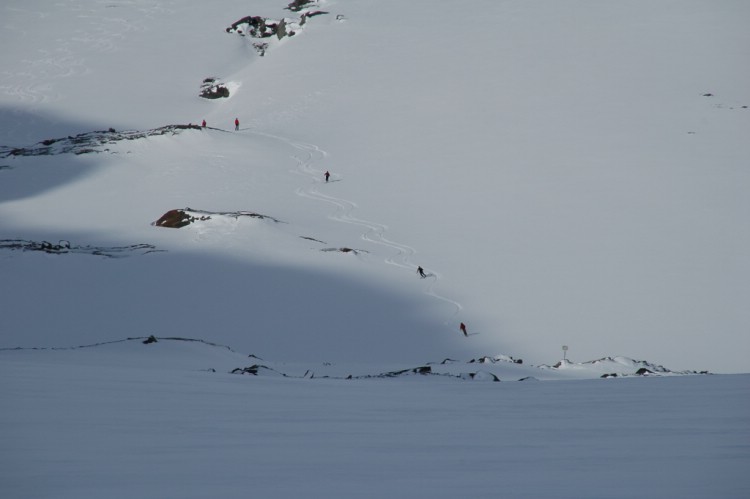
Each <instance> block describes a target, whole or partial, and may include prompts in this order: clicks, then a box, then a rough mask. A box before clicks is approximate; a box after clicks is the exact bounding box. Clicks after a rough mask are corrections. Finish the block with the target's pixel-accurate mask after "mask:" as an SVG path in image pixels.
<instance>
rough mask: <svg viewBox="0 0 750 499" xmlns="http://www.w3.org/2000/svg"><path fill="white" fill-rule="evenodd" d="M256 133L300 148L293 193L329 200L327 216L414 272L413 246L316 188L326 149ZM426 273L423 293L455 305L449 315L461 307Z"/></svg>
mask: <svg viewBox="0 0 750 499" xmlns="http://www.w3.org/2000/svg"><path fill="white" fill-rule="evenodd" d="M253 133H255V134H258V135H262V136H265V137H269V138H272V139H276V140H280V141H282V142H285V143H287V144H288V145H290V146H291V147H293V148H294V149H297V150H298V151H300V153H299V154H298V155H293V156H292V158H294V160H295V161H296V162H297V167H296V168H295V169H294V170H292V173H295V174H298V175H302V176H303V177H306V178H307V179H308V180H309V182H307V183H306V184H305V185H303V186H301V187H299V188H297V189H296V191H295V194H297V195H298V196H301V197H303V198H307V199H313V200H315V201H321V202H325V203H329V204H332V205H334V206H335V207H336V210H335V211H334V212H333V213H332V214H330V215H329V216H328V218H330V219H331V220H335V221H337V222H341V223H347V224H352V225H358V226H360V227H364V229H365V232H363V233H362V235H361V236H360V237H361V238H362V239H363V240H364V241H367V242H369V243H373V244H379V245H381V246H385V247H386V248H390V249H392V250H393V252H394V254H393V255H392V256H389V257H387V258H386V259H385V263H387V264H389V265H394V266H396V267H399V268H403V269H407V270H409V271H411V272H413V273H415V274H416V272H417V265H414V264H413V263H411V257H412V256H414V255H415V254H416V250H415V249H414V248H412V247H411V246H408V245H405V244H401V243H398V242H396V241H392V240H390V239H388V238H387V237H386V236H385V233H386V231H387V230H388V226H387V225H384V224H381V223H378V222H372V221H369V220H363V219H361V218H357V217H355V216H353V215H352V212H353V211H354V210H355V209H356V208H357V204H356V203H355V202H353V201H349V200H346V199H342V198H338V197H334V196H331V195H329V194H324V193H322V192H320V190H318V186H319V185H321V184H322V183H325V182H324V181H323V180H322V178H323V173H324V170H320V169H316V168H314V166H313V164H314V163H315V162H316V161H319V160H322V159H325V158H326V157H327V156H328V153H327V152H325V151H324V150H322V149H321V148H319V147H318V146H316V145H314V144H307V143H303V142H298V141H294V140H291V139H288V138H286V137H280V136H277V135H270V134H267V133H261V132H253ZM426 271H427V272H429V273H428V277H427V279H428V280H429V281H430V284H429V285H428V287H427V290H426V291H425V294H427V295H429V296H432V297H433V298H435V299H437V300H440V301H442V302H445V303H448V304H450V305H452V306H453V307H454V308H455V311H454V312H453V316H456V315H458V313H459V312H461V310H463V305H461V304H460V303H459V302H457V301H455V300H451V299H450V298H447V297H445V296H442V295H440V294H438V293H437V292H436V291H435V287H436V286H437V282H438V280H440V279H441V275H440V273H438V272H436V271H434V270H426ZM448 323H449V320H446V321H445V322H444V324H446V325H447V324H448Z"/></svg>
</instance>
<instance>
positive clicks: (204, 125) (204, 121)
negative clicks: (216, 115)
mask: <svg viewBox="0 0 750 499" xmlns="http://www.w3.org/2000/svg"><path fill="white" fill-rule="evenodd" d="M201 126H202V127H203V128H206V120H203V123H201Z"/></svg>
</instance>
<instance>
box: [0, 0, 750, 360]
mask: <svg viewBox="0 0 750 499" xmlns="http://www.w3.org/2000/svg"><path fill="white" fill-rule="evenodd" d="M711 5H713V4H711V3H710V2H703V1H695V2H689V3H688V4H685V5H684V6H683V7H682V8H681V9H680V11H679V13H677V14H675V12H674V11H673V10H672V9H671V7H669V6H662V7H660V8H654V7H653V6H652V5H650V3H648V2H643V3H636V4H632V3H630V4H627V5H606V4H602V5H597V6H591V5H588V3H580V4H579V3H574V4H571V5H566V6H560V5H558V3H557V2H552V1H549V2H547V1H541V2H535V3H534V4H533V5H526V4H525V3H518V2H502V3H499V2H472V3H471V4H470V5H463V4H461V3H456V4H453V5H447V6H441V8H439V9H438V8H436V7H435V5H433V3H432V2H426V1H417V2H409V3H408V4H403V2H395V1H389V0H383V1H379V2H369V1H357V2H347V3H337V2H319V4H318V5H317V7H315V8H316V9H320V10H325V11H327V12H328V14H325V15H319V16H315V17H314V18H313V19H311V20H309V21H308V22H307V23H306V24H305V27H304V29H302V30H300V31H299V32H297V34H295V36H293V37H287V38H283V39H282V40H279V39H278V37H270V38H269V39H268V40H269V44H270V46H269V47H268V50H267V51H266V52H265V55H263V56H262V57H261V56H260V54H259V53H258V51H257V50H256V47H254V46H253V43H254V41H253V40H251V39H249V37H244V36H241V35H240V34H238V33H228V32H227V31H226V28H227V27H229V26H231V25H232V23H235V22H236V21H238V20H241V19H243V18H245V17H247V16H259V17H262V18H269V19H277V20H278V19H281V18H282V17H287V16H288V17H290V18H292V17H295V18H298V17H299V13H294V14H292V12H291V11H287V10H285V9H284V7H285V5H283V4H280V3H277V2H276V1H270V0H263V1H261V2H253V5H252V6H249V5H247V4H246V2H239V1H237V2H235V1H227V2H224V3H222V5H221V7H220V8H217V7H216V6H214V5H207V4H205V2H203V3H201V2H195V3H192V2H176V1H164V2H158V3H152V4H149V5H142V4H137V3H136V4H119V3H111V4H109V5H104V4H100V3H97V2H88V1H83V0H82V1H78V2H75V4H74V5H73V7H74V8H63V7H62V6H60V5H56V6H50V5H48V4H47V3H46V2H38V3H35V2H24V3H23V5H22V4H21V3H19V2H11V3H8V4H6V5H5V6H4V7H3V9H5V10H4V13H5V14H7V15H6V16H4V18H6V19H13V23H12V26H10V27H8V28H7V29H3V31H2V36H3V37H4V38H3V40H4V41H7V43H6V44H4V46H5V47H8V48H9V50H6V51H4V52H3V54H2V56H0V57H2V61H3V67H6V68H11V69H10V70H8V71H7V72H6V73H5V74H4V75H3V79H2V89H3V93H2V101H0V104H1V106H2V109H0V113H2V116H3V117H5V118H7V119H6V120H5V121H6V122H9V123H12V126H10V127H8V128H7V129H4V130H3V132H2V133H3V140H0V144H2V145H5V146H13V147H23V146H29V145H31V144H34V143H37V142H39V141H41V140H45V139H56V138H61V137H67V136H69V135H70V136H76V135H77V134H79V133H84V132H90V131H92V130H107V129H108V128H109V127H113V128H115V129H117V130H135V131H144V130H151V129H156V128H159V127H162V126H164V125H167V124H170V123H180V124H188V123H192V124H198V123H201V122H202V120H204V119H205V120H206V122H207V125H208V127H207V128H206V129H202V130H195V131H193V130H192V129H191V130H188V132H186V133H183V134H180V135H178V136H176V137H171V138H167V137H162V138H157V137H153V138H149V139H147V140H144V141H138V142H137V143H133V144H131V145H130V146H127V147H126V146H118V147H114V148H113V149H112V151H110V153H107V154H96V155H88V154H87V155H82V156H76V157H75V158H72V157H70V155H66V156H59V157H58V156H55V157H36V158H27V157H24V158H20V157H14V158H3V159H2V160H1V161H0V166H1V167H2V168H1V169H0V175H2V176H3V180H4V182H3V183H2V184H1V185H0V191H2V195H3V198H2V200H3V201H4V202H3V213H4V215H5V217H4V220H3V230H4V232H5V233H6V234H7V236H3V237H4V238H7V239H13V240H24V241H36V242H39V241H51V243H52V244H56V243H57V242H58V241H59V240H61V239H63V240H66V241H70V242H71V243H72V244H76V245H79V246H83V247H85V246H93V247H117V246H129V245H133V244H151V245H154V246H155V247H157V248H160V249H165V250H167V253H166V254H158V255H147V256H146V257H147V258H151V257H156V258H153V259H151V260H149V261H147V260H146V259H145V258H143V259H139V260H137V261H136V260H135V259H132V258H130V259H127V260H122V261H120V262H118V263H117V264H115V265H109V264H107V265H109V266H105V264H104V263H102V262H97V263H95V264H92V263H90V262H89V261H85V262H84V261H79V260H75V262H76V263H75V264H74V265H70V264H68V263H61V260H59V259H57V260H52V259H50V258H57V257H58V256H60V255H49V256H50V258H46V257H45V258H46V259H42V260H37V259H36V258H37V256H41V255H35V256H32V255H29V254H24V255H23V258H20V257H19V256H18V254H17V253H14V254H13V256H12V257H7V258H8V260H6V263H7V262H11V261H12V270H10V271H9V272H8V273H7V275H11V276H12V279H11V280H4V281H3V286H4V288H3V293H4V294H5V295H7V296H8V297H9V298H8V299H7V300H5V302H6V303H8V304H9V307H8V308H9V309H10V310H12V311H14V312H11V313H10V314H9V315H5V318H4V319H3V320H4V321H5V324H4V325H5V326H6V327H7V328H8V330H11V331H14V333H13V334H15V335H17V337H19V338H20V337H21V336H22V335H26V334H27V332H29V331H30V332H32V333H33V334H35V335H36V337H37V338H40V339H42V338H49V337H53V336H52V335H53V331H56V330H59V329H60V328H63V327H64V328H65V329H66V330H67V331H68V332H69V334H83V335H95V336H98V335H101V334H112V338H120V337H123V336H127V335H129V334H134V331H133V330H134V329H138V330H139V331H138V333H139V334H141V333H143V334H145V333H151V332H154V333H157V334H164V333H166V334H176V333H184V334H185V335H189V336H195V337H206V334H205V331H211V333H210V334H211V335H219V336H221V341H222V342H224V343H227V344H232V345H236V346H237V347H238V348H242V349H244V345H241V344H238V341H235V338H237V339H239V340H240V341H247V342H248V343H251V342H255V341H261V342H262V346H263V347H264V348H265V349H267V350H269V351H272V352H274V355H273V356H274V357H283V353H282V352H285V351H288V352H290V355H293V356H297V355H302V356H304V355H311V356H325V352H330V351H332V350H333V351H336V352H337V354H341V355H343V356H346V355H347V354H348V352H349V350H350V348H352V349H354V350H356V351H357V352H359V353H358V354H357V355H359V356H361V357H366V356H367V353H368V352H370V353H377V354H378V355H381V354H383V355H385V354H386V352H397V351H401V352H405V351H410V352H411V353H410V354H409V356H412V354H414V355H418V354H419V352H420V351H423V350H422V349H424V348H428V347H427V345H433V346H434V348H435V350H436V351H435V353H443V352H445V353H450V352H451V351H452V350H454V349H458V350H460V351H461V352H464V353H466V354H467V355H469V354H471V356H477V355H482V354H495V353H498V352H505V353H508V354H513V355H516V356H521V357H524V358H527V359H532V361H536V362H542V361H544V362H549V361H550V359H551V358H557V357H558V350H559V345H560V344H561V343H566V344H570V345H571V346H572V350H571V353H574V354H575V355H576V357H577V358H578V359H580V358H598V357H601V356H602V355H608V354H612V355H617V354H622V355H628V356H632V357H637V358H649V359H654V360H656V361H658V362H661V363H664V364H666V365H669V366H671V367H674V368H678V369H681V368H697V369H704V368H708V369H713V370H717V369H724V368H726V366H727V365H734V366H736V367H733V368H732V369H733V370H742V369H743V367H741V366H746V359H744V358H743V357H742V356H741V354H739V353H735V352H742V351H743V349H744V350H746V348H744V347H747V346H748V345H747V344H746V342H747V341H748V340H747V339H745V338H744V337H741V335H740V334H739V332H740V331H744V330H746V325H747V324H748V322H749V319H750V318H748V316H747V312H746V310H745V307H744V304H745V303H746V302H747V298H748V297H749V296H750V290H748V285H747V283H748V282H750V279H749V277H750V275H748V272H750V270H749V269H748V268H747V266H746V265H745V264H744V259H743V255H744V254H746V253H747V251H746V250H747V249H748V245H749V244H748V242H749V241H750V234H748V232H747V230H748V229H747V225H746V224H744V220H743V217H742V214H743V213H745V212H747V211H748V210H747V208H748V205H747V203H748V201H747V199H746V197H745V196H743V195H742V193H743V192H745V191H746V190H747V187H748V178H747V176H746V175H745V174H744V169H743V165H744V163H745V162H746V161H745V160H746V159H747V158H748V157H749V156H750V152H749V151H748V146H747V143H746V141H745V140H744V134H743V133H742V131H743V130H747V129H748V119H749V118H748V116H750V113H748V112H747V109H744V108H743V106H744V105H746V104H747V102H745V100H746V98H747V97H748V96H747V95H746V94H745V93H744V92H745V89H746V88H748V85H747V83H748V80H749V78H748V74H747V72H746V70H744V69H743V68H745V65H742V64H738V63H737V61H739V60H741V59H742V57H741V56H742V53H741V51H742V49H741V48H738V47H743V46H748V45H749V43H745V44H742V43H737V40H746V39H747V37H748V34H747V31H746V30H745V29H744V27H743V26H742V25H741V23H740V22H739V21H738V20H739V19H742V18H743V16H742V14H743V13H745V12H746V9H747V6H746V5H744V4H743V3H731V2H726V3H722V4H721V5H720V6H719V7H716V8H714V7H710V6H711ZM248 9H252V10H248ZM646 9H647V11H648V12H649V15H648V16H644V15H643V13H644V12H646ZM675 15H677V16H678V20H677V21H676V20H675ZM50 17H52V18H54V19H55V20H56V22H55V23H53V24H46V25H45V29H44V30H41V32H39V31H38V30H35V29H32V28H33V27H35V26H37V25H38V23H39V22H40V21H44V20H45V19H48V18H50ZM186 52H189V54H190V57H185V53H186ZM716 54H721V55H722V57H716V56H715V55H716ZM133 61H136V62H133ZM206 78H218V79H220V81H221V82H223V83H224V84H225V85H226V87H227V88H228V89H229V90H230V95H229V97H228V98H222V99H215V100H210V101H209V100H206V99H202V98H200V97H199V96H198V94H199V91H200V87H201V84H202V83H203V82H204V81H205V80H206ZM706 94H711V95H706ZM235 118H238V119H239V121H240V126H239V128H240V130H239V131H237V132H234V131H233V129H234V120H235ZM225 132H228V133H225ZM325 171H329V172H330V173H332V174H333V175H332V180H333V182H330V183H323V181H322V178H323V173H324V172H325ZM40 173H41V175H39V174H40ZM5 180H7V181H8V182H5ZM19 192H20V193H22V194H21V195H19ZM32 195H35V196H36V197H33V198H32V197H29V196H32ZM9 200H14V201H13V202H8V201H9ZM187 207H189V208H192V209H195V210H201V211H209V212H226V213H233V212H238V211H253V212H258V213H262V214H266V215H269V216H270V217H273V218H275V219H278V220H281V221H283V222H284V224H279V225H277V226H274V225H273V224H265V223H263V222H262V221H257V220H255V221H252V222H251V223H246V222H249V221H248V220H246V219H233V218H231V217H229V218H226V219H224V218H222V219H215V220H213V221H212V222H211V223H209V224H206V225H202V226H200V225H196V226H194V227H190V228H187V232H184V233H183V232H177V233H169V234H166V233H164V231H165V230H167V229H159V228H155V227H153V226H151V225H149V224H150V223H151V222H153V221H155V220H157V219H158V218H159V217H160V216H161V215H163V214H164V213H165V212H167V211H168V210H171V209H176V208H187ZM105 213H106V214H107V215H106V216H105V215H104V214H105ZM112 220H117V221H118V225H117V227H116V228H113V225H114V224H113V223H112ZM256 222H257V223H256ZM180 230H184V229H180ZM160 231H161V232H160ZM343 248H345V249H349V250H352V251H348V252H342V251H340V250H341V249H343ZM321 250H333V251H321ZM182 251H184V252H185V255H186V256H185V257H184V260H181V259H172V257H173V256H174V255H175V254H176V253H178V252H182ZM6 256H7V254H6V255H5V256H4V258H5V257H6ZM80 257H81V258H83V256H80ZM76 258H79V257H78V256H77V257H76ZM181 258H182V257H181ZM157 259H159V260H158V263H156V262H157ZM69 261H72V260H65V262H69ZM236 262H241V265H239V266H238V264H236ZM110 263H111V262H110ZM270 265H276V266H281V267H282V268H283V270H282V271H281V272H277V270H278V269H275V270H274V271H273V272H271V271H269V266H270ZM417 265H421V266H423V267H424V268H425V269H426V271H427V273H428V274H429V275H430V276H431V277H430V278H428V279H427V280H424V281H422V280H418V278H417V276H416V273H415V270H416V267H417ZM7 266H8V267H11V265H10V263H8V265H7ZM186 268H189V269H190V271H186V270H185V269H186ZM36 269H44V272H45V273H41V272H37V271H36ZM197 269H199V270H197ZM92 270H93V271H94V272H92ZM29 276H33V278H32V279H29ZM154 276H159V278H158V279H154ZM342 281H343V283H342ZM60 282H65V283H74V287H71V286H68V291H67V297H65V298H61V296H60V295H61V293H60V292H58V291H57V286H58V285H59V283H60ZM113 282H114V283H117V286H113V285H111V283H113ZM129 282H130V283H133V282H137V283H138V285H137V286H136V285H135V284H123V283H129ZM349 284H351V285H352V286H349ZM118 286H119V287H118ZM361 286H363V288H361ZM120 287H122V288H127V291H121V290H120ZM32 288H33V289H34V290H38V289H42V290H44V291H42V292H39V291H32V290H31V289H32ZM142 288H147V289H148V292H147V293H145V294H144V293H139V292H136V291H135V290H137V289H142ZM362 289H364V290H366V291H362ZM102 290H107V291H108V293H111V294H109V295H108V294H107V293H103V292H102ZM186 290H187V291H188V295H189V296H191V297H195V293H198V296H197V299H194V300H193V301H191V300H186V299H185V294H184V293H185V291H186ZM24 293H33V296H34V298H35V303H36V304H37V305H38V306H40V307H44V308H45V309H47V310H55V311H56V314H59V315H55V314H51V315H49V316H48V317H47V318H43V317H34V320H33V321H32V324H30V325H29V324H28V323H26V322H25V319H24V317H26V316H28V315H29V314H28V303H29V299H28V296H29V295H28V294H24ZM248 296H251V297H253V299H252V300H250V301H249V302H248V301H247V300H246V298H247V297H248ZM227 297H229V298H227ZM60 300H62V302H64V303H66V306H60ZM186 301H187V302H188V303H196V302H197V303H201V304H204V305H203V307H202V310H200V311H199V308H198V307H197V306H195V305H192V307H191V305H185V302H186ZM155 303H159V304H160V306H161V307H162V308H164V309H169V310H175V309H180V308H181V307H182V308H183V309H185V308H187V309H188V310H187V311H185V312H184V315H181V316H178V315H176V314H172V315H169V316H162V317H159V316H158V314H156V313H155V312H154V309H153V308H152V307H153V305H154V304H155ZM208 304H213V305H208ZM91 310H93V311H94V312H90V311H91ZM88 314H92V315H88ZM176 317H179V319H176ZM459 322H465V323H467V324H468V325H469V329H470V331H471V332H472V333H481V334H478V335H474V336H471V337H469V338H463V337H462V336H459V333H458V329H457V325H458V323H459ZM24 324H26V326H25V327H26V329H24ZM150 328H153V329H155V330H154V331H150V330H149V329H150ZM175 330H181V331H175ZM310 330H315V331H316V333H318V334H316V335H315V336H310V335H309V331H310ZM352 331H357V332H358V333H361V334H357V335H353V333H352ZM412 332H415V333H414V334H416V336H417V337H418V338H419V339H418V340H414V341H412V336H410V334H412ZM709 335H711V336H712V337H714V338H716V344H719V345H726V347H725V349H722V348H718V349H716V351H715V353H712V357H706V356H705V355H703V352H702V345H704V344H705V342H706V341H707V338H708V336H709ZM717 335H718V337H717ZM435 337H437V338H440V340H438V343H434V339H435ZM321 338H329V339H328V340H324V341H323V342H322V343H321ZM360 338H367V340H366V341H365V342H364V343H359V342H360ZM443 340H445V342H443ZM464 340H466V341H464ZM34 343H38V342H37V341H34ZM676 345H680V348H676ZM295 349H296V350H295ZM248 350H255V349H254V348H251V347H250V348H248ZM446 351H447V352H446ZM277 352H278V353H279V355H275V354H276V353H277ZM438 356H439V355H438ZM426 357H427V358H434V356H432V355H429V356H426ZM683 358H684V359H691V358H692V359H700V361H701V362H707V364H701V365H695V364H694V363H693V362H690V361H689V360H683ZM728 358H731V359H733V360H731V361H730V362H729V363H728V361H727V359H728ZM713 366H716V367H713ZM745 370H746V369H745Z"/></svg>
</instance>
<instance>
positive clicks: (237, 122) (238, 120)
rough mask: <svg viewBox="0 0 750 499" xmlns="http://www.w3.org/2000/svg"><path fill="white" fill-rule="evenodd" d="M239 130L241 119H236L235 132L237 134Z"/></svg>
mask: <svg viewBox="0 0 750 499" xmlns="http://www.w3.org/2000/svg"><path fill="white" fill-rule="evenodd" d="M239 129H240V119H239V118H235V119H234V131H235V132H236V131H237V130H239Z"/></svg>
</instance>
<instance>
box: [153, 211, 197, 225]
mask: <svg viewBox="0 0 750 499" xmlns="http://www.w3.org/2000/svg"><path fill="white" fill-rule="evenodd" d="M210 219H211V217H208V216H204V217H200V218H199V217H194V216H192V215H189V214H187V213H185V212H184V211H183V210H169V211H168V212H166V213H165V214H164V215H162V216H161V218H159V220H157V221H156V222H154V223H153V225H155V226H157V227H168V228H170V229H179V228H180V227H185V226H186V225H190V224H191V223H193V222H195V221H196V220H210Z"/></svg>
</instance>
